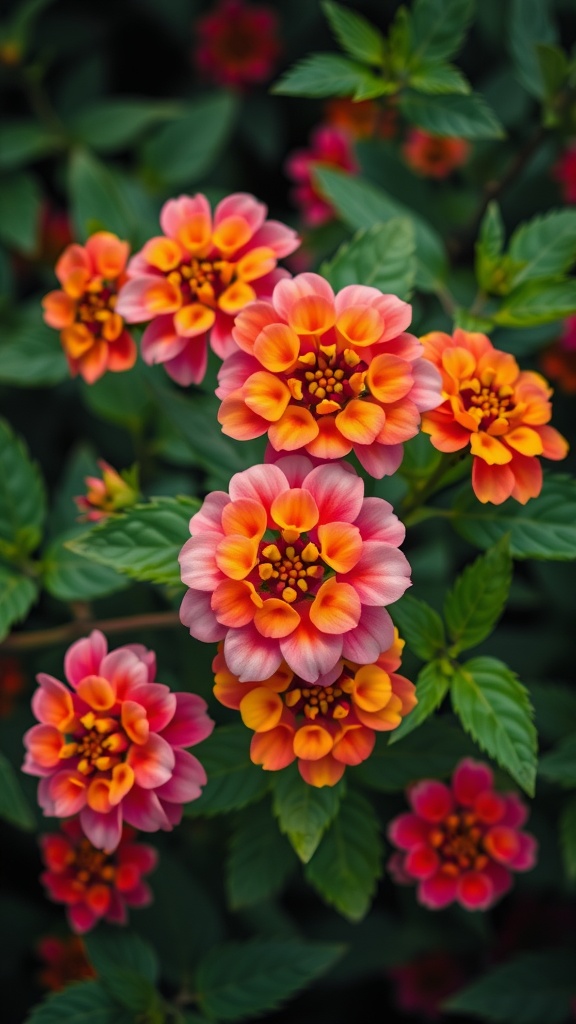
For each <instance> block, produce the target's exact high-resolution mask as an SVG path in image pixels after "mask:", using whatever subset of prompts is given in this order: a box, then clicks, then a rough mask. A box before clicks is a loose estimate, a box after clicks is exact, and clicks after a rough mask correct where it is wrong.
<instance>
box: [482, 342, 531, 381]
mask: <svg viewBox="0 0 576 1024" xmlns="http://www.w3.org/2000/svg"><path fill="white" fill-rule="evenodd" d="M476 372H477V376H478V377H479V378H480V380H481V382H482V384H487V385H490V384H492V383H494V384H495V385H496V386H497V387H502V385H503V384H514V383H515V382H516V381H517V379H518V376H519V373H520V369H519V366H518V363H517V362H516V360H515V358H514V356H513V355H510V353H509V352H500V350H499V349H496V348H493V349H492V350H489V351H487V352H485V353H484V355H482V356H480V359H479V360H478V368H477V371H476Z"/></svg>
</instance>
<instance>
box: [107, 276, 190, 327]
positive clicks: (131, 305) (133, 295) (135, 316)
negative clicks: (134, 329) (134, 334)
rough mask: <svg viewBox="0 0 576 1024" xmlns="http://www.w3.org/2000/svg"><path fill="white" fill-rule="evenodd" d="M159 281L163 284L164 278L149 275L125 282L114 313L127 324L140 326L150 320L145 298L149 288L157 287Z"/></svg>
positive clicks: (165, 284)
mask: <svg viewBox="0 0 576 1024" xmlns="http://www.w3.org/2000/svg"><path fill="white" fill-rule="evenodd" d="M159 281H162V282H164V277H163V276H160V275H159V274H150V273H148V274H142V276H141V277H140V276H139V277H135V278H132V280H129V281H127V282H126V284H125V285H123V286H122V288H121V289H120V291H119V293H118V301H117V303H116V312H117V313H119V314H120V316H121V317H124V320H126V322H127V323H129V324H140V323H144V322H145V321H146V320H150V317H151V314H150V309H149V306H148V303H147V302H146V296H147V294H148V292H149V290H150V288H154V287H156V288H157V287H158V283H159ZM166 286H167V282H165V283H164V287H166ZM176 308H177V307H176Z"/></svg>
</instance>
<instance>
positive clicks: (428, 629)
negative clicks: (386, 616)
mask: <svg viewBox="0 0 576 1024" xmlns="http://www.w3.org/2000/svg"><path fill="white" fill-rule="evenodd" d="M392 617H393V619H394V622H395V623H396V625H397V626H398V629H399V630H400V635H401V636H402V637H403V638H404V640H406V643H407V644H408V647H409V648H410V650H411V651H414V654H417V655H418V657H419V658H422V660H423V661H428V660H429V659H430V658H435V657H436V656H437V654H438V651H441V650H443V648H444V646H445V644H446V635H445V633H444V625H443V622H442V619H441V618H440V616H439V615H438V612H435V611H434V609H433V608H431V607H430V605H429V604H426V602H425V601H420V600H419V599H418V598H416V597H412V595H411V594H405V595H404V597H402V598H401V599H400V600H399V601H397V602H396V604H395V605H394V607H393V609H392Z"/></svg>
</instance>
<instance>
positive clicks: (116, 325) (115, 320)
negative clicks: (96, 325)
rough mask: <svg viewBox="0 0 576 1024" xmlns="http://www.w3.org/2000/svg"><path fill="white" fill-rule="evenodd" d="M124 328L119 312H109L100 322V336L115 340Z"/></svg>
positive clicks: (107, 339) (106, 339)
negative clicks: (101, 322)
mask: <svg viewBox="0 0 576 1024" xmlns="http://www.w3.org/2000/svg"><path fill="white" fill-rule="evenodd" d="M123 329H124V321H123V319H122V317H121V316H120V314H119V313H110V316H109V317H107V318H106V320H104V322H103V324H102V337H103V338H104V340H105V341H116V340H117V339H118V338H119V337H120V335H121V334H122V331H123Z"/></svg>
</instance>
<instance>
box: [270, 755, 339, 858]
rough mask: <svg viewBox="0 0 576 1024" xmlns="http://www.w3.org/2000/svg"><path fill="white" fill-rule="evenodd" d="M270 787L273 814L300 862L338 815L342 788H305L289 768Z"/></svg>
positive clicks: (298, 775)
mask: <svg viewBox="0 0 576 1024" xmlns="http://www.w3.org/2000/svg"><path fill="white" fill-rule="evenodd" d="M273 783H274V803H273V810H274V814H275V815H276V817H277V818H278V825H279V827H280V831H281V832H283V833H284V835H286V836H288V839H289V840H290V842H291V844H292V846H293V848H294V850H295V851H296V853H297V854H298V856H299V858H300V860H301V861H302V862H303V863H304V864H306V863H307V862H308V861H309V860H310V858H311V857H312V856H313V855H314V853H315V851H316V850H317V848H318V844H319V843H320V840H321V839H322V836H323V835H324V833H325V831H326V829H327V828H328V826H329V824H330V822H331V821H332V820H333V819H334V816H335V815H336V814H337V813H338V808H339V806H340V800H341V798H342V792H343V788H342V786H339V785H338V786H323V787H322V788H321V789H318V788H316V787H315V786H309V785H308V783H306V782H304V780H303V779H302V777H301V776H300V774H299V773H298V771H297V770H296V769H295V768H294V767H292V768H291V769H285V770H284V771H281V772H278V773H277V774H276V775H275V777H274V780H273Z"/></svg>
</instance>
